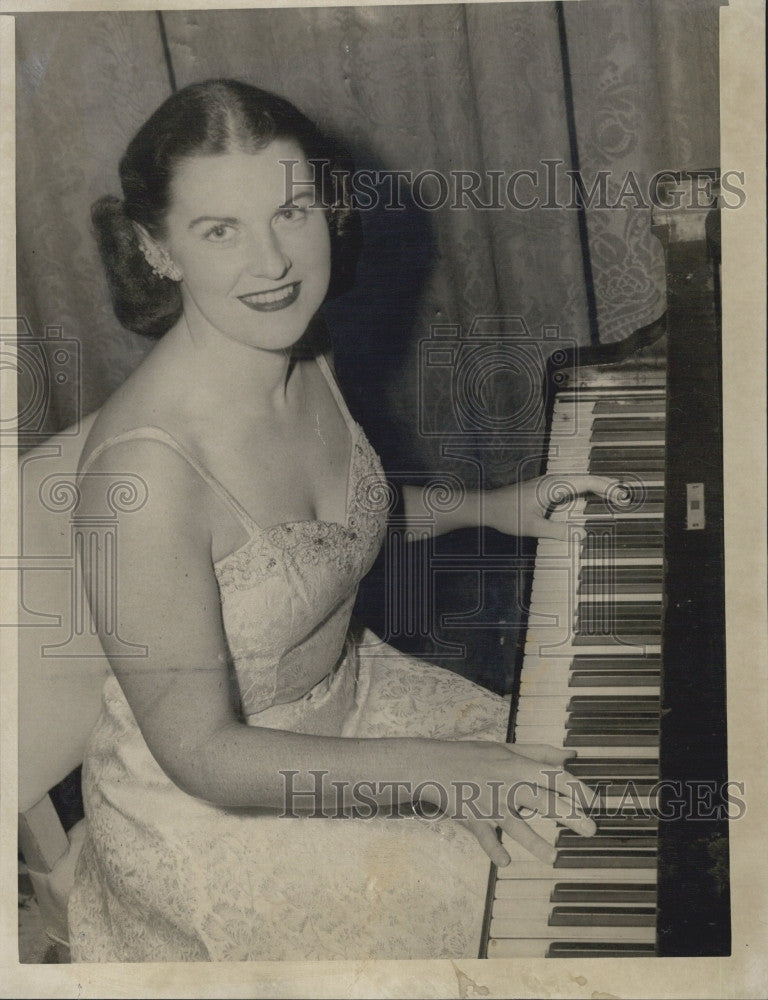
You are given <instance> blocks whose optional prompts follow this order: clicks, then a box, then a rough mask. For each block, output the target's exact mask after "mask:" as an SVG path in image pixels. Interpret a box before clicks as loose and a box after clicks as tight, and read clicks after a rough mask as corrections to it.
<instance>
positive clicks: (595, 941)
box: [480, 175, 737, 958]
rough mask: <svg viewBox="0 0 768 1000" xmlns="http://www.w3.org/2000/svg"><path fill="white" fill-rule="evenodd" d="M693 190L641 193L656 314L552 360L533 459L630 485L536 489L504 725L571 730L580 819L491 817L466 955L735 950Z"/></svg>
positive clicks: (711, 401) (521, 737)
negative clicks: (648, 213) (649, 211)
mask: <svg viewBox="0 0 768 1000" xmlns="http://www.w3.org/2000/svg"><path fill="white" fill-rule="evenodd" d="M692 190H693V188H692V181H691V178H690V177H687V176H685V175H679V176H678V177H676V178H675V180H674V181H673V182H671V184H670V188H669V189H668V190H667V195H668V197H666V198H664V201H665V203H669V204H670V206H672V207H670V208H668V209H667V208H659V209H657V210H654V233H655V234H656V235H657V236H659V238H660V239H661V241H662V244H663V246H664V250H665V257H666V270H667V312H666V314H665V315H664V316H663V317H662V318H661V319H660V320H659V321H658V322H656V323H654V324H651V325H650V326H648V327H645V328H643V329H642V330H639V331H637V332H636V333H635V334H633V335H632V336H631V337H629V338H627V340H625V341H624V342H622V343H620V344H613V345H607V346H603V347H598V348H592V349H580V350H579V351H578V357H577V358H576V359H575V362H576V363H575V364H572V363H571V362H572V361H573V360H574V359H565V360H566V363H565V364H563V363H562V362H563V358H562V357H559V358H558V361H559V364H558V365H555V364H551V365H550V371H549V376H548V384H547V394H548V397H549V409H550V412H551V415H550V418H549V421H548V424H549V429H548V443H547V449H546V452H547V453H546V459H545V463H544V465H545V467H544V469H543V470H542V471H546V472H547V473H549V474H551V475H552V476H555V477H558V478H559V477H562V478H563V479H567V477H568V476H569V475H572V474H574V473H584V472H590V473H596V474H600V475H609V476H618V477H621V478H622V480H623V481H624V482H625V483H626V484H627V488H626V489H624V490H621V491H617V492H616V494H615V495H614V496H610V497H608V498H605V499H603V498H598V497H596V496H594V495H593V496H587V497H581V498H578V499H576V500H573V498H571V499H570V500H568V501H566V502H564V503H560V504H558V505H556V506H555V507H553V509H552V512H551V517H552V518H553V519H558V520H563V521H565V522H566V523H567V524H568V532H569V539H568V541H565V542H559V541H551V540H547V539H540V540H539V542H538V547H537V551H536V559H535V564H534V570H533V574H532V580H531V581H530V592H529V594H528V595H527V597H528V599H527V601H526V605H527V607H528V609H529V611H528V622H527V631H526V633H525V637H524V642H522V643H521V644H519V656H518V670H517V672H516V680H515V687H514V689H513V692H512V705H511V712H510V727H509V735H508V739H509V740H510V741H511V742H517V743H521V744H522V743H548V744H553V745H555V746H563V747H566V748H573V750H574V752H575V756H574V757H573V758H571V759H570V760H569V761H568V762H567V763H566V767H567V769H568V770H570V771H571V772H572V773H573V774H575V775H576V776H578V777H579V778H580V779H581V780H582V781H583V782H584V783H585V784H586V785H587V786H588V787H589V788H590V790H591V791H592V792H594V798H593V799H592V801H591V802H590V803H588V804H587V805H588V812H589V813H590V815H591V816H592V818H593V819H594V820H595V821H596V824H597V832H596V834H595V836H594V837H591V838H583V837H580V836H578V835H577V834H574V833H572V832H571V831H570V830H569V829H567V828H565V827H563V826H559V825H557V824H555V822H554V821H552V820H549V819H547V818H546V817H541V816H535V817H533V818H532V819H531V820H530V822H531V824H532V825H533V826H534V827H535V828H536V829H537V831H538V832H540V833H541V835H542V836H544V837H546V838H547V839H549V840H550V842H551V843H553V844H554V845H555V847H556V849H557V858H556V861H555V863H554V865H552V866H550V865H545V864H543V863H542V862H539V861H538V860H536V859H535V858H533V857H532V856H531V855H529V854H527V853H526V852H525V851H524V850H523V849H522V848H520V847H519V846H518V845H517V844H516V843H515V842H514V841H512V842H508V840H507V838H506V835H503V836H502V842H503V843H504V844H505V847H506V848H507V850H508V852H509V853H510V855H511V857H512V862H511V864H510V865H509V866H508V867H506V868H503V869H496V868H495V867H494V866H492V867H491V872H490V877H489V883H488V896H487V900H488V902H487V907H486V913H485V919H484V923H483V928H482V935H481V936H482V940H481V947H480V956H481V957H488V958H505V957H514V956H546V957H552V958H558V957H571V958H573V957H616V956H636V957H643V956H656V955H658V956H694V955H728V954H730V903H729V899H730V897H729V878H728V813H729V786H728V784H727V777H728V774H727V755H726V749H727V748H726V719H725V704H726V702H725V635H724V627H725V619H724V595H723V510H722V499H723V484H722V444H721V391H720V372H721V366H720V321H719V312H720V302H719V250H718V238H717V234H718V228H717V223H718V216H717V210H716V208H710V207H709V206H701V207H699V206H698V205H696V203H695V202H694V201H693V200H692V199H693V197H694V195H693V194H692ZM712 190H713V198H714V199H716V193H717V188H716V181H714V180H713V187H712ZM675 194H677V196H678V198H679V201H680V203H679V205H675V201H676V200H677V198H676V197H674V196H675ZM698 200H699V201H701V197H700V196H699V199H698ZM560 354H561V355H562V352H560ZM569 370H570V371H571V376H570V377H566V376H565V375H564V373H565V372H567V371H569ZM731 791H733V789H731ZM735 797H737V796H735Z"/></svg>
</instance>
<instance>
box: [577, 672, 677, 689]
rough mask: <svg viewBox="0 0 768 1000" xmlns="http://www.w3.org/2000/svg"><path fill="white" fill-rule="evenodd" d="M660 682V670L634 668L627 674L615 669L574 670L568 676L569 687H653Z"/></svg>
mask: <svg viewBox="0 0 768 1000" xmlns="http://www.w3.org/2000/svg"><path fill="white" fill-rule="evenodd" d="M660 683H661V673H660V672H659V671H658V670H633V671H631V672H630V673H626V674H620V673H617V672H616V671H615V670H613V671H609V670H606V671H599V670H574V671H572V672H571V675H570V676H569V678H568V687H569V688H591V687H653V686H654V685H658V684H660Z"/></svg>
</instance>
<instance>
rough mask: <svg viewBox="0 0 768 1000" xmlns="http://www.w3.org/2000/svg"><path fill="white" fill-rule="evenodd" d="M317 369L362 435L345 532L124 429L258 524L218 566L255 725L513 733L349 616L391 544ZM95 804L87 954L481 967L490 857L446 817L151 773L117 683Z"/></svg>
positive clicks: (97, 769) (80, 940)
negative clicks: (193, 792)
mask: <svg viewBox="0 0 768 1000" xmlns="http://www.w3.org/2000/svg"><path fill="white" fill-rule="evenodd" d="M319 363H320V365H321V367H322V368H323V371H324V374H326V377H328V378H329V384H330V385H331V389H332V391H333V392H334V394H335V395H336V396H337V399H338V401H339V405H340V406H341V407H342V412H343V413H344V414H345V419H347V421H348V424H349V427H350V431H351V433H352V436H353V449H352V458H351V462H350V469H349V482H348V493H347V517H346V523H344V524H337V523H328V522H321V521H301V522H295V523H289V524H280V525H277V526H275V527H272V528H269V529H261V528H259V527H258V526H257V525H256V524H255V523H253V521H251V519H250V518H249V517H248V515H247V513H246V512H245V511H244V510H243V509H242V507H240V505H239V504H238V503H237V501H236V500H235V499H234V498H233V497H231V495H230V494H229V493H227V491H226V490H225V489H224V487H223V486H222V485H221V484H220V483H219V482H218V481H217V480H215V479H214V478H213V477H212V476H211V475H210V474H209V473H208V472H207V471H206V470H205V469H203V468H202V467H200V466H199V465H198V464H197V463H196V462H195V460H194V459H193V458H192V456H190V455H189V454H188V453H187V452H186V451H185V450H184V449H183V448H182V447H181V445H179V444H178V442H176V441H175V440H174V439H173V438H171V437H170V436H169V435H168V434H166V433H165V432H163V431H161V430H160V429H158V428H151V427H145V428H137V429H136V430H134V431H130V432H128V434H127V435H121V436H120V440H124V439H125V437H126V436H133V437H141V438H148V437H151V438H155V439H156V440H158V441H160V442H162V443H163V444H165V445H166V446H168V447H172V448H174V449H175V450H176V451H178V452H181V453H182V454H183V455H184V456H185V458H186V459H187V460H188V461H190V462H191V463H192V464H194V465H195V467H196V468H197V469H198V471H199V472H200V474H201V475H202V476H203V477H204V478H205V479H206V480H207V481H208V482H209V484H210V486H211V488H212V489H214V490H216V491H217V492H218V493H219V495H220V496H222V497H223V498H224V499H225V500H226V501H227V502H228V503H229V504H230V506H231V507H232V508H233V510H234V511H235V513H236V514H237V516H239V517H240V518H241V519H242V520H243V523H244V524H245V525H246V528H247V530H248V532H249V539H248V541H247V542H246V543H245V544H244V545H243V546H242V547H241V548H239V549H237V550H236V551H235V552H233V553H231V554H230V555H228V556H226V557H225V558H223V559H221V560H220V561H219V562H218V563H216V565H215V571H216V576H217V579H218V584H219V590H220V594H221V605H222V618H223V622H224V627H225V633H226V636H227V640H228V643H229V647H230V652H231V656H232V662H233V664H234V670H235V675H236V679H237V684H238V686H239V692H240V697H241V702H242V708H243V713H244V715H245V717H246V720H247V722H248V723H249V724H252V725H257V726H269V727H273V728H279V729H288V730H292V731H296V732H303V733H316V734H323V735H335V736H355V737H381V736H425V737H435V738H442V739H462V738H481V739H482V738H485V739H499V740H501V739H503V738H504V728H505V722H506V714H507V713H506V706H505V703H504V702H503V701H502V699H500V698H497V697H496V696H494V695H492V694H491V693H490V692H488V691H486V690H484V689H483V688H479V687H477V686H476V685H474V684H472V683H470V682H469V681H467V680H465V679H463V678H461V677H459V676H457V675H455V674H452V673H450V672H448V671H446V670H443V669H441V668H439V667H434V666H432V665H430V664H425V663H422V662H420V661H418V660H414V659H412V658H409V657H406V656H403V655H402V654H400V653H398V652H397V651H396V650H394V649H392V648H391V647H389V646H387V645H385V644H384V643H382V642H381V641H380V640H378V639H377V638H376V636H374V635H373V634H372V633H371V632H370V631H367V630H364V629H359V628H356V627H355V626H354V625H353V624H352V623H351V622H350V616H351V612H352V606H353V603H354V600H355V593H356V589H357V585H358V583H359V581H360V579H361V578H362V576H363V575H364V574H365V573H366V572H367V570H368V569H369V568H370V565H371V563H372V561H373V559H374V558H375V556H376V552H377V550H378V548H379V546H380V544H381V540H382V535H383V531H384V526H385V520H386V515H385V511H384V509H383V508H384V504H383V499H384V497H383V494H384V491H383V489H382V486H383V478H382V472H381V467H380V464H379V461H378V458H377V456H376V455H375V453H374V451H373V450H372V448H371V446H370V444H369V443H368V441H367V440H366V438H365V436H364V434H363V432H362V429H361V428H360V427H359V426H358V425H357V424H355V423H354V422H353V421H352V419H351V417H350V416H349V414H348V412H347V411H346V408H345V407H344V404H343V400H341V398H340V396H339V395H338V390H337V389H336V388H335V384H334V382H333V380H332V378H331V377H330V375H329V372H328V371H327V369H326V367H325V365H324V363H323V362H322V359H320V361H319ZM115 440H116V439H110V440H109V441H106V442H104V444H103V445H102V446H101V447H100V448H99V449H97V451H94V453H93V454H92V455H91V458H90V461H92V460H93V459H94V458H95V457H96V454H97V453H98V452H100V451H101V450H102V449H103V448H106V447H108V446H109V445H110V444H112V443H113V442H114V441H115ZM296 787H297V788H298V787H299V785H298V779H297V785H296ZM302 787H303V786H302ZM83 797H84V800H85V807H86V819H87V826H88V835H87V838H86V842H85V846H84V848H83V851H82V854H81V856H80V859H79V862H78V866H77V871H76V876H75V888H74V890H73V892H72V895H71V898H70V906H69V921H70V941H71V947H72V957H73V960H75V961H92V962H109V961H121V962H128V961H136V962H140V961H189V960H246V959H248V960H260V959H291V960H297V959H331V958H339V959H350V958H354V959H367V958H379V959H399V958H439V957H453V958H459V957H473V956H475V955H476V954H477V947H478V942H479V935H480V925H481V921H482V913H483V905H484V898H485V890H486V884H487V876H488V861H487V858H486V856H485V854H484V853H483V851H482V850H481V849H480V847H479V846H478V844H477V842H476V841H475V839H474V837H472V835H471V834H469V833H468V832H467V831H465V830H464V829H463V828H461V827H459V826H458V825H457V824H456V823H454V822H452V821H450V820H441V821H435V820H427V819H419V818H416V817H404V818H391V817H383V816H379V817H376V818H374V819H363V818H358V819H355V818H313V817H308V816H301V817H293V818H288V817H284V816H278V815H276V814H266V813H263V812H259V811H258V810H242V809H231V810H230V809H222V808H219V807H216V806H213V805H210V804H208V803H206V802H203V801H201V800H199V799H196V798H194V797H192V796H190V795H187V794H186V793H184V792H182V791H181V790H180V789H179V788H177V787H176V785H174V784H173V782H172V781H170V779H169V778H168V777H167V776H166V775H165V773H164V772H163V771H162V770H161V768H160V767H159V765H158V764H157V763H156V762H155V760H154V758H153V757H152V755H151V753H150V752H149V750H148V748H147V746H146V743H145V742H144V739H143V737H142V735H141V732H140V731H139V728H138V726H137V725H136V721H135V719H134V717H133V714H132V713H131V710H130V708H129V706H128V704H127V702H126V700H125V698H124V696H123V694H122V691H121V689H120V686H119V684H118V683H117V681H116V679H115V678H114V677H110V678H109V679H108V680H107V682H106V684H105V688H104V699H103V710H102V714H101V718H100V720H99V722H98V724H97V726H96V729H95V731H94V733H93V736H92V738H91V740H90V744H89V747H88V751H87V755H86V760H85V764H84V768H83Z"/></svg>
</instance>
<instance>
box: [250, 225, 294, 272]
mask: <svg viewBox="0 0 768 1000" xmlns="http://www.w3.org/2000/svg"><path fill="white" fill-rule="evenodd" d="M248 251H249V252H248V259H247V261H246V267H247V269H248V271H249V273H250V274H252V275H254V276H258V277H264V278H269V279H270V280H271V281H279V280H280V279H281V278H284V277H285V276H286V274H287V273H288V272H289V271H290V269H291V266H292V262H291V260H290V258H289V257H288V255H287V254H286V253H285V251H284V250H283V248H282V246H281V245H280V240H279V239H278V237H277V235H276V234H275V233H274V231H273V230H271V229H269V230H268V231H266V232H264V233H259V234H255V235H254V236H253V238H252V240H251V241H250V246H249V248H248Z"/></svg>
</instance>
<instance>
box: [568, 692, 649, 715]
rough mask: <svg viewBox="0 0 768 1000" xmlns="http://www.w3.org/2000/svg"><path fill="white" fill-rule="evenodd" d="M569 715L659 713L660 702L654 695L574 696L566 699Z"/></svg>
mask: <svg viewBox="0 0 768 1000" xmlns="http://www.w3.org/2000/svg"><path fill="white" fill-rule="evenodd" d="M566 710H567V712H568V713H569V714H571V713H574V712H592V713H594V714H595V715H599V714H604V715H618V714H619V713H624V712H629V713H630V714H631V715H634V714H636V713H638V712H646V713H648V712H659V711H660V710H661V702H660V700H659V698H658V697H657V696H656V695H646V694H643V695H627V696H625V697H614V696H613V695H610V694H605V695H588V694H575V695H574V696H573V697H572V698H569V699H568V705H567V708H566Z"/></svg>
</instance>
